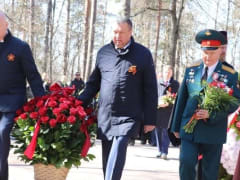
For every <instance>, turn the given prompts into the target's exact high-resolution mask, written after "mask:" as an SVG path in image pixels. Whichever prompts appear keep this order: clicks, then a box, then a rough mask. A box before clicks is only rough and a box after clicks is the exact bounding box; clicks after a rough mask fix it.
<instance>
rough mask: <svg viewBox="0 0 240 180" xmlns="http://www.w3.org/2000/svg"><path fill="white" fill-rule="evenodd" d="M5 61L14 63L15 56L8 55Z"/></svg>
mask: <svg viewBox="0 0 240 180" xmlns="http://www.w3.org/2000/svg"><path fill="white" fill-rule="evenodd" d="M7 59H8V61H14V60H15V55H14V54H12V53H10V54H9V55H8V56H7Z"/></svg>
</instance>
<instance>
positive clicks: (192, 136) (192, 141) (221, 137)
mask: <svg viewBox="0 0 240 180" xmlns="http://www.w3.org/2000/svg"><path fill="white" fill-rule="evenodd" d="M196 41H197V42H198V43H199V44H201V48H202V62H201V63H198V64H195V65H192V66H191V67H188V68H187V69H186V72H185V75H184V79H183V82H182V85H181V87H180V89H179V92H178V99H177V102H176V108H175V112H174V115H173V122H172V127H171V130H172V132H174V134H175V136H176V137H179V138H181V150H180V178H181V180H193V179H195V177H196V170H195V166H196V164H197V161H198V154H202V155H203V160H202V177H203V179H204V180H217V176H218V168H219V163H220V156H221V151H222V144H223V143H225V141H226V133H227V116H228V115H229V114H230V113H231V112H233V111H234V110H235V109H234V108H232V109H230V110H229V112H213V113H212V114H209V112H208V111H207V110H204V109H198V103H199V102H198V101H197V100H196V98H194V97H195V95H198V94H199V93H200V92H201V91H202V89H203V88H204V87H203V85H202V83H201V81H202V80H203V79H204V80H206V81H207V82H208V83H210V82H211V81H213V78H212V75H213V74H214V73H216V74H218V78H219V79H218V80H219V81H224V82H225V83H226V84H227V86H229V87H231V88H233V90H234V96H236V97H238V98H239V97H240V96H239V91H238V89H237V79H238V75H237V72H235V71H234V70H233V69H232V68H229V67H228V66H225V65H223V64H222V63H221V62H220V61H219V58H220V54H221V48H220V47H221V45H222V44H225V43H226V42H225V41H226V39H225V38H224V36H223V35H222V34H221V33H220V32H218V31H215V30H211V29H206V30H203V31H200V32H199V33H198V34H197V35H196ZM196 110H197V111H196ZM195 112H197V113H196V114H197V117H196V118H197V119H198V123H197V125H196V126H195V128H194V131H193V133H186V132H185V131H184V130H183V127H184V126H185V125H186V123H187V122H188V121H189V120H190V118H191V117H192V115H193V114H194V113H195Z"/></svg>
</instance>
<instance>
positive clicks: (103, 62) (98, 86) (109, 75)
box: [79, 38, 157, 140]
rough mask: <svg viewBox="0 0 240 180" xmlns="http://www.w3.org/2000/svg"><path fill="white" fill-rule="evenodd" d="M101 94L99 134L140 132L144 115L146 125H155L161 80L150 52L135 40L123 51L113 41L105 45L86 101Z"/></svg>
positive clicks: (105, 136) (104, 136) (83, 97)
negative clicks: (138, 127)
mask: <svg viewBox="0 0 240 180" xmlns="http://www.w3.org/2000/svg"><path fill="white" fill-rule="evenodd" d="M99 90H100V94H99V101H98V102H99V111H98V137H99V138H100V139H109V140H110V139H111V138H112V137H113V136H120V135H128V136H133V135H135V134H136V129H137V126H138V124H139V123H140V120H141V119H142V118H141V117H142V115H144V124H145V125H155V123H156V107H157V80H156V75H155V69H154V65H153V59H152V55H151V53H150V51H149V50H148V49H147V48H145V47H144V46H142V45H140V44H138V43H136V42H134V40H133V38H132V39H131V44H130V46H129V47H128V49H126V50H125V52H124V53H122V54H120V53H119V52H118V51H117V50H116V49H115V48H114V45H113V43H110V44H107V45H105V46H104V47H102V48H101V49H100V50H99V52H98V54H97V60H96V67H95V69H94V71H93V73H92V74H91V76H90V78H89V80H88V82H87V83H86V88H85V90H84V91H83V93H82V94H81V95H80V97H79V99H80V100H82V101H83V102H84V104H87V103H89V101H90V100H91V99H92V98H93V97H94V96H95V95H96V93H97V92H98V91H99Z"/></svg>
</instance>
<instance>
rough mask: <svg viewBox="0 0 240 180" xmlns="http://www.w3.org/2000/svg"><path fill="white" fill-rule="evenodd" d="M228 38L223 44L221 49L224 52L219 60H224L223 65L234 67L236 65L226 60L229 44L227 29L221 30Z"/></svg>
mask: <svg viewBox="0 0 240 180" xmlns="http://www.w3.org/2000/svg"><path fill="white" fill-rule="evenodd" d="M219 32H220V33H221V34H222V35H223V36H224V37H225V39H226V41H225V42H226V43H224V44H222V45H221V49H222V53H221V55H220V58H219V60H220V61H221V62H222V64H223V65H225V66H228V67H230V68H232V69H234V67H233V66H232V65H231V64H229V63H228V62H227V61H226V55H227V45H228V36H227V31H219Z"/></svg>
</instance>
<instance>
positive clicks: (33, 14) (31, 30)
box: [29, 0, 35, 57]
mask: <svg viewBox="0 0 240 180" xmlns="http://www.w3.org/2000/svg"><path fill="white" fill-rule="evenodd" d="M30 12H31V17H30V18H31V20H30V28H29V29H30V46H31V48H32V52H33V56H34V57H35V47H34V37H35V33H34V22H35V0H31V8H30Z"/></svg>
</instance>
